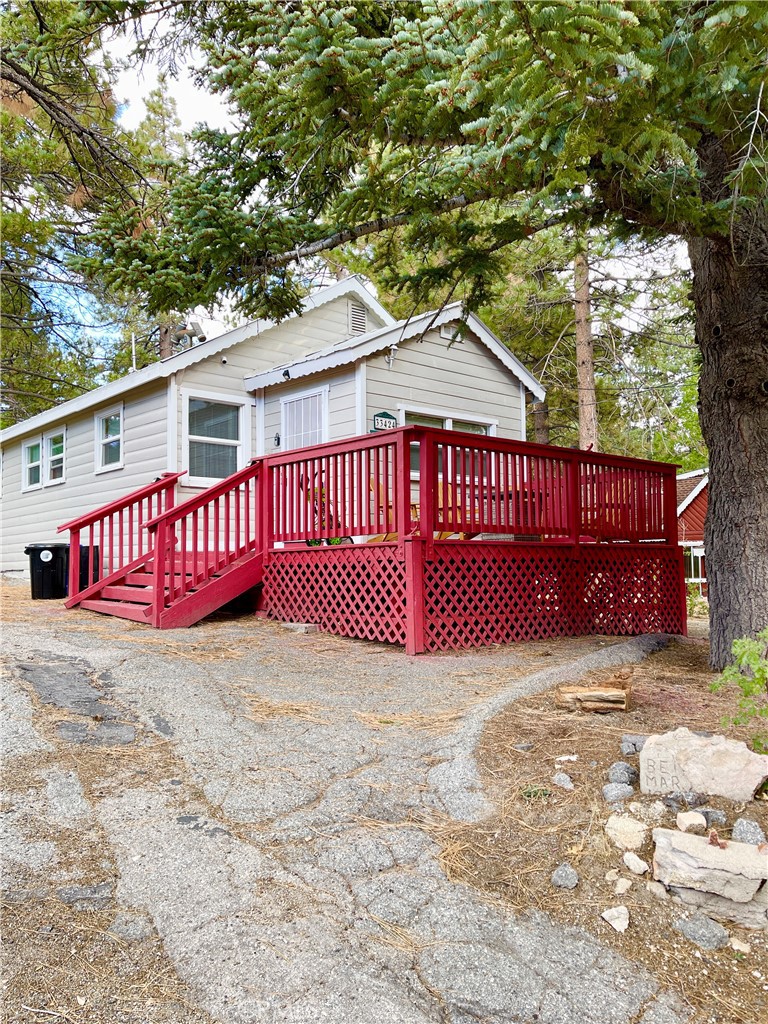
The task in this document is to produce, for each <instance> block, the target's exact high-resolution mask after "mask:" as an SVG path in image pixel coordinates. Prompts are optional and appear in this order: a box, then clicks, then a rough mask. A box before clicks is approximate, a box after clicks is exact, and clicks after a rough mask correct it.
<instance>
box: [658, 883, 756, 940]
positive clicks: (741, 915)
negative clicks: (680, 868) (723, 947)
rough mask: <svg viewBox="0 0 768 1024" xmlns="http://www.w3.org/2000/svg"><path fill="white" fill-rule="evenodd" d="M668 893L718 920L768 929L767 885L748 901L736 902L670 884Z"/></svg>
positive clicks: (745, 926) (709, 893)
mask: <svg viewBox="0 0 768 1024" xmlns="http://www.w3.org/2000/svg"><path fill="white" fill-rule="evenodd" d="M670 893H671V894H672V895H673V896H674V897H675V899H678V900H680V902H681V903H686V904H687V905H688V906H690V907H696V908H697V909H698V910H700V911H701V912H702V913H704V914H706V915H707V916H708V917H716V918H717V919H718V921H732V922H733V923H734V924H738V925H741V927H742V928H762V929H763V930H768V886H766V885H764V886H763V887H762V889H759V890H758V892H757V895H756V896H755V898H754V899H753V900H750V901H749V903H738V902H737V901H736V900H729V899H727V898H726V897H725V896H717V895H715V894H714V893H711V892H700V891H699V890H698V889H685V888H682V887H680V886H672V887H671V888H670Z"/></svg>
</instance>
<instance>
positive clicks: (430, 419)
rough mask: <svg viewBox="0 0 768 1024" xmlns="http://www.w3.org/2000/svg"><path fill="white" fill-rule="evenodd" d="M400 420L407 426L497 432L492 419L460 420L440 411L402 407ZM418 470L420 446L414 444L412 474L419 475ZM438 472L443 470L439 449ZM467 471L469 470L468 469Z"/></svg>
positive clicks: (480, 432) (483, 432) (481, 432)
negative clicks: (419, 410) (429, 411)
mask: <svg viewBox="0 0 768 1024" xmlns="http://www.w3.org/2000/svg"><path fill="white" fill-rule="evenodd" d="M400 422H401V423H402V424H403V425H404V426H406V427H410V426H417V427H435V428H437V429H438V430H463V431H465V432H466V433H468V434H494V433H495V432H496V424H495V423H494V422H493V421H491V420H488V421H487V422H485V423H480V422H477V421H473V420H459V419H454V418H453V417H452V416H448V415H445V416H443V415H441V414H438V413H422V412H410V411H409V410H407V409H403V408H402V407H401V409H400ZM418 472H419V446H418V445H417V444H414V445H411V474H412V475H417V474H418ZM437 472H438V473H439V474H442V472H443V453H442V450H439V451H438V453H437ZM467 472H469V470H468V469H467Z"/></svg>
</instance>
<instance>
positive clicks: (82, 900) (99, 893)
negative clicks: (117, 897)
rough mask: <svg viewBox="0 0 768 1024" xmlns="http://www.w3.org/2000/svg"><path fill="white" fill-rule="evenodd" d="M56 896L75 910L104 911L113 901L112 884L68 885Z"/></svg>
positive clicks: (59, 890)
mask: <svg viewBox="0 0 768 1024" xmlns="http://www.w3.org/2000/svg"><path fill="white" fill-rule="evenodd" d="M56 895H57V896H58V897H59V899H60V900H61V901H62V903H67V904H68V905H69V906H70V907H74V908H75V910H104V909H105V907H108V906H109V904H110V902H111V900H112V883H111V882H101V883H99V884H98V885H68V886H64V887H63V888H61V889H57V890H56Z"/></svg>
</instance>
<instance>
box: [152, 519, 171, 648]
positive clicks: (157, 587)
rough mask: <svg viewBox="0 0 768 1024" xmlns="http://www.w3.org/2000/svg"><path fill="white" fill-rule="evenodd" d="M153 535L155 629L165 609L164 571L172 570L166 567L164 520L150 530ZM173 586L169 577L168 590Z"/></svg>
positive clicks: (166, 544)
mask: <svg viewBox="0 0 768 1024" xmlns="http://www.w3.org/2000/svg"><path fill="white" fill-rule="evenodd" d="M151 532H153V533H154V542H155V545H154V547H155V564H154V565H153V567H152V583H153V595H152V625H153V626H154V627H155V628H156V629H159V628H160V617H161V615H162V613H163V609H164V608H165V576H166V570H168V571H170V569H171V568H172V567H171V566H168V564H167V563H168V527H167V525H166V522H165V520H164V519H161V520H160V522H159V523H158V524H157V526H156V527H154V528H153V529H152V531H151ZM172 585H173V576H172V575H171V576H170V577H169V580H168V586H169V588H170V587H172Z"/></svg>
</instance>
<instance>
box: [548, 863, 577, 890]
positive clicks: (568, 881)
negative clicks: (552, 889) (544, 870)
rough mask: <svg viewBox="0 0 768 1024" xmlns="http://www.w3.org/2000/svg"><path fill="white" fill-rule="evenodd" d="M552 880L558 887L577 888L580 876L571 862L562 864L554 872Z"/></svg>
mask: <svg viewBox="0 0 768 1024" xmlns="http://www.w3.org/2000/svg"><path fill="white" fill-rule="evenodd" d="M551 881H552V885H555V886H557V888H558V889H575V888H576V886H577V885H578V884H579V876H578V874H577V873H576V871H575V870H574V868H572V867H571V865H570V864H561V865H560V866H559V867H557V868H555V870H554V871H553V872H552V879H551Z"/></svg>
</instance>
